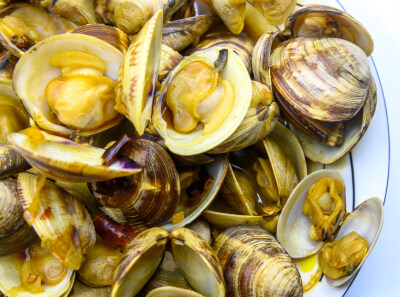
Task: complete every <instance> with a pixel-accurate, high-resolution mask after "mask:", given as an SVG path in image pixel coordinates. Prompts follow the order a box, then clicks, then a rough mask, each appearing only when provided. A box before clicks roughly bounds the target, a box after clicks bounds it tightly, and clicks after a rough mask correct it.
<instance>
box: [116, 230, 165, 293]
mask: <svg viewBox="0 0 400 297" xmlns="http://www.w3.org/2000/svg"><path fill="white" fill-rule="evenodd" d="M168 236H169V234H168V232H167V231H165V230H164V229H162V228H159V227H154V228H150V229H147V230H144V231H143V232H141V233H140V234H139V235H137V236H136V237H135V238H134V239H133V240H132V241H131V242H130V244H129V247H128V249H127V250H126V252H125V254H124V256H123V258H122V260H121V263H120V264H119V265H118V267H117V270H116V271H115V273H114V281H113V285H112V290H111V297H128V296H135V295H136V294H137V293H138V292H139V291H140V289H141V288H142V287H143V286H144V285H145V284H146V282H147V281H148V280H149V279H150V278H151V276H152V275H153V273H154V272H155V271H156V269H157V267H158V265H159V264H160V262H161V260H162V257H163V255H164V250H165V246H166V244H167V241H168Z"/></svg>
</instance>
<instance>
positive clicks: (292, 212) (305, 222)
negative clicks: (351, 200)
mask: <svg viewBox="0 0 400 297" xmlns="http://www.w3.org/2000/svg"><path fill="white" fill-rule="evenodd" d="M323 177H330V178H334V179H336V180H338V181H339V182H340V184H341V185H342V186H343V189H344V190H343V193H342V199H343V208H342V210H341V212H340V213H339V215H338V218H337V220H336V223H335V228H336V229H335V230H336V231H335V233H334V234H335V236H336V239H339V238H341V237H343V236H345V235H347V234H349V233H351V232H352V231H355V232H357V233H358V234H359V235H361V236H362V237H364V238H365V239H366V240H367V244H368V252H367V255H366V256H365V257H364V259H363V260H362V262H361V263H360V265H359V266H358V267H357V268H356V269H355V270H354V271H353V272H352V273H351V275H348V276H343V277H340V278H338V279H336V280H334V279H330V278H328V277H327V282H328V283H329V284H331V285H333V286H340V285H341V284H343V283H345V282H346V281H348V280H349V279H350V278H352V277H353V276H354V274H355V273H357V271H358V269H360V268H361V266H362V264H363V263H364V261H365V260H366V258H367V257H368V255H369V253H370V252H371V250H372V249H373V247H374V245H375V243H376V241H377V240H378V237H379V234H380V231H381V229H382V224H383V204H382V201H381V200H380V199H379V198H371V199H368V200H366V201H364V202H363V203H361V204H360V205H359V206H357V207H356V208H355V209H354V210H353V211H352V212H351V213H348V214H346V207H345V205H346V195H345V184H344V180H343V178H342V176H341V175H340V174H339V173H338V172H337V171H334V170H329V169H323V170H319V171H316V172H314V173H312V174H310V175H308V176H307V177H306V178H305V179H303V180H302V181H301V183H299V184H298V185H297V187H296V188H295V189H294V191H293V193H292V195H291V196H290V198H289V200H288V201H287V203H286V205H285V207H284V208H283V210H282V213H281V216H280V218H279V222H278V228H277V233H276V234H277V239H278V240H279V242H280V243H281V244H282V246H283V247H284V248H285V250H286V251H287V252H288V254H289V255H290V256H291V257H292V258H294V259H299V258H304V257H308V256H311V255H314V254H315V253H317V252H318V251H320V250H321V248H322V247H323V245H324V242H323V241H322V240H319V241H314V240H311V239H310V238H309V229H310V226H311V223H310V220H309V217H308V216H306V215H305V214H304V213H303V205H304V203H305V201H306V197H307V193H308V190H309V189H310V187H311V185H312V184H314V183H315V182H317V181H319V180H320V179H321V178H323Z"/></svg>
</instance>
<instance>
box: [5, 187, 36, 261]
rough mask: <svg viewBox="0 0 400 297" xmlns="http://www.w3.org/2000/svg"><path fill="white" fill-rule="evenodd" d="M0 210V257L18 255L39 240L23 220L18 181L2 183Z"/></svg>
mask: <svg viewBox="0 0 400 297" xmlns="http://www.w3.org/2000/svg"><path fill="white" fill-rule="evenodd" d="M0 209H1V213H0V256H6V255H11V254H14V253H17V252H19V251H21V250H23V249H25V248H27V247H28V246H29V245H30V244H31V243H32V242H33V241H34V240H36V239H37V235H36V233H35V230H33V228H32V227H30V226H29V225H28V223H27V222H26V221H25V220H24V218H23V210H22V207H21V203H20V202H19V199H18V194H17V181H16V180H2V181H0Z"/></svg>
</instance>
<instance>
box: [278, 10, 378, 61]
mask: <svg viewBox="0 0 400 297" xmlns="http://www.w3.org/2000/svg"><path fill="white" fill-rule="evenodd" d="M285 29H286V30H290V33H291V37H301V36H308V37H336V38H341V39H345V40H348V41H350V42H352V43H354V44H356V45H358V46H359V47H360V48H362V49H363V51H364V52H365V54H366V55H367V56H369V55H371V53H372V51H373V49H374V43H373V40H372V38H371V35H370V34H369V33H368V31H367V30H366V29H365V28H364V26H363V25H362V24H361V23H360V22H359V21H357V20H356V19H354V18H353V17H352V16H350V15H349V14H347V13H346V12H344V11H342V10H340V9H337V8H335V7H331V6H327V5H321V4H310V5H305V6H303V7H301V8H299V9H297V10H295V11H294V12H293V13H292V14H291V15H290V16H289V17H288V18H287V20H286V23H285Z"/></svg>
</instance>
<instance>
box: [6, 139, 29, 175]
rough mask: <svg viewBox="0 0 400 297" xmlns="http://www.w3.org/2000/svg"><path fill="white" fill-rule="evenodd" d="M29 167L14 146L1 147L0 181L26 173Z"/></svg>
mask: <svg viewBox="0 0 400 297" xmlns="http://www.w3.org/2000/svg"><path fill="white" fill-rule="evenodd" d="M29 167H30V165H29V163H28V162H26V160H25V159H24V157H23V156H22V155H21V154H20V153H19V152H18V151H16V150H15V149H13V147H12V146H10V145H5V144H1V145H0V179H4V178H7V177H9V176H11V175H12V174H15V173H18V172H22V171H25V170H26V169H28V168H29Z"/></svg>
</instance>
